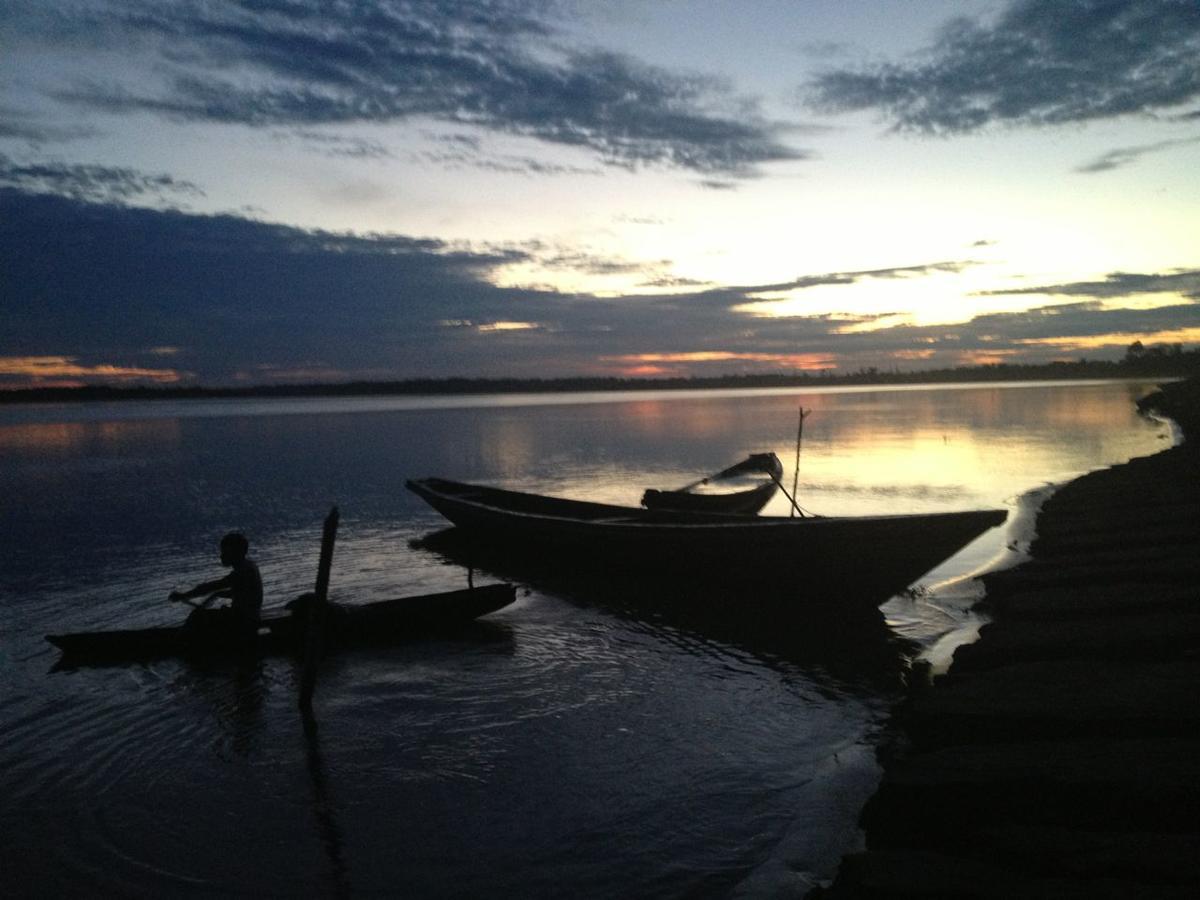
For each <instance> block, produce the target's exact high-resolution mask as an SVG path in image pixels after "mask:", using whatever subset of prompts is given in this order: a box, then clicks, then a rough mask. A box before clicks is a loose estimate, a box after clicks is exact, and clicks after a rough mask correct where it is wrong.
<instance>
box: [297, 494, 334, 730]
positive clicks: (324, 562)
mask: <svg viewBox="0 0 1200 900" xmlns="http://www.w3.org/2000/svg"><path fill="white" fill-rule="evenodd" d="M338 518H339V517H338V508H337V507H336V506H335V507H333V509H331V510H330V511H329V515H328V516H326V517H325V530H324V531H323V532H322V534H321V560H320V562H319V563H318V564H317V586H316V589H315V591H314V592H313V600H312V603H310V604H309V605H308V624H307V625H306V626H305V629H304V655H303V661H302V664H301V669H300V708H301V709H302V710H304V711H305V712H308V713H310V714H311V712H312V698H313V691H315V690H316V687H317V663H319V662H320V661H321V652H322V650H323V649H324V644H325V621H326V619H327V618H328V611H329V570H330V568H331V567H332V565H333V542H334V540H335V539H336V538H337V528H338Z"/></svg>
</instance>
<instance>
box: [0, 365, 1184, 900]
mask: <svg viewBox="0 0 1200 900" xmlns="http://www.w3.org/2000/svg"><path fill="white" fill-rule="evenodd" d="M1150 387H1151V385H1149V384H1143V383H1133V382H1109V383H1085V384H1040V385H989V386H943V387H937V388H904V389H890V390H879V389H861V388H855V389H830V390H823V391H807V392H795V391H765V392H755V393H749V392H737V393H732V392H685V393H665V392H664V393H637V394H625V395H613V394H600V395H553V396H527V397H521V396H507V397H466V398H464V397H455V398H373V399H311V400H285V401H259V400H246V401H197V402H186V403H165V402H163V403H159V402H154V403H128V404H117V405H87V406H45V407H31V408H0V496H2V497H3V501H2V503H0V558H2V559H3V560H4V568H3V573H2V575H0V579H2V580H0V591H2V593H0V603H3V609H4V620H5V626H4V629H3V632H2V633H0V672H2V673H3V679H4V684H3V688H4V689H3V692H2V693H0V734H3V735H4V738H3V741H2V742H0V796H3V798H4V803H3V804H2V805H0V871H2V872H3V873H4V874H3V876H2V879H3V882H4V889H5V893H6V894H8V895H10V896H11V895H13V893H14V892H15V893H16V894H38V895H40V894H45V893H47V892H68V893H85V892H86V893H103V894H107V895H140V896H146V895H153V894H161V893H180V892H195V893H200V894H204V893H229V892H237V893H243V892H244V893H268V894H274V895H281V894H282V895H287V894H297V893H302V892H319V893H345V894H365V893H370V892H383V893H396V894H400V893H403V894H407V895H411V896H429V897H439V896H477V895H480V894H482V893H484V892H485V891H486V892H491V893H493V894H498V895H500V896H521V897H529V896H583V897H587V896H594V897H613V896H626V897H636V896H646V897H666V896H684V895H687V896H696V895H705V896H709V895H711V896H724V895H728V894H733V893H740V894H743V895H748V896H758V895H764V894H770V893H772V892H777V891H785V892H786V891H787V890H793V891H796V892H797V893H799V892H802V891H803V890H804V889H805V888H806V887H807V886H809V885H811V884H812V883H813V882H814V881H815V880H819V879H822V878H827V877H829V876H830V875H831V874H832V871H833V870H834V868H835V867H836V864H837V861H838V859H839V857H840V855H841V853H842V852H844V851H846V850H848V849H851V848H853V847H854V846H855V844H856V841H857V840H858V835H857V832H856V830H855V824H854V823H855V819H856V817H857V815H858V811H859V809H860V807H861V805H862V803H863V802H864V801H865V799H866V797H867V796H868V795H869V794H870V792H871V791H872V790H873V788H874V785H875V782H876V778H877V767H876V763H875V759H874V748H875V746H876V743H877V741H878V739H879V735H880V733H881V731H882V729H883V728H884V727H885V726H886V722H887V713H888V710H889V707H890V704H891V703H892V702H893V700H894V699H895V697H896V696H897V691H898V689H899V685H900V684H901V677H902V673H903V669H904V665H905V661H906V660H907V659H908V658H909V657H911V655H912V654H913V653H915V652H923V653H925V654H926V655H928V656H929V657H930V658H932V659H934V661H935V662H937V661H938V660H939V658H940V659H942V660H944V659H945V657H946V656H947V655H948V652H949V649H950V647H951V646H952V645H953V644H954V643H956V642H958V641H960V640H962V639H963V636H964V635H968V634H969V633H970V631H971V629H972V628H973V627H975V626H976V625H977V623H976V622H975V620H974V619H973V616H972V614H970V613H969V612H968V607H969V606H970V604H971V602H972V599H973V598H974V597H975V596H976V592H977V588H976V587H975V586H974V583H973V582H972V581H971V579H970V577H969V576H970V574H971V573H973V572H976V571H977V570H979V569H980V568H982V567H984V566H986V565H989V564H995V563H996V561H997V560H998V559H999V558H1000V557H1001V556H1002V555H1003V552H1004V550H1005V547H1006V545H1009V544H1013V543H1019V542H1020V541H1021V540H1022V539H1026V538H1027V537H1028V535H1027V534H1026V533H1024V532H1022V530H1021V528H1022V522H1023V521H1025V520H1026V519H1027V518H1028V517H1027V516H1025V515H1023V514H1018V513H1020V511H1021V509H1022V503H1021V498H1022V497H1023V496H1024V495H1026V494H1028V492H1030V491H1036V490H1037V489H1039V488H1043V487H1044V486H1045V485H1047V484H1049V483H1054V482H1061V481H1063V480H1066V479H1069V478H1071V477H1073V476H1075V475H1078V474H1080V473H1082V472H1085V471H1088V470H1090V469H1093V468H1096V467H1100V466H1104V465H1108V464H1111V463H1114V462H1120V461H1123V460H1126V459H1128V458H1131V457H1133V456H1141V455H1146V454H1148V453H1152V452H1155V451H1156V450H1159V449H1162V448H1164V447H1166V446H1168V445H1169V443H1170V441H1171V435H1170V433H1169V431H1168V429H1167V428H1166V427H1165V426H1164V425H1162V424H1159V423H1154V422H1150V421H1147V420H1144V419H1141V418H1139V417H1138V416H1137V415H1136V414H1135V412H1134V408H1133V401H1134V400H1135V399H1136V398H1137V397H1139V396H1141V395H1142V394H1144V393H1146V392H1147V391H1148V390H1149V388H1150ZM801 402H802V403H803V405H804V406H805V408H811V409H812V410H813V415H812V416H811V418H809V419H808V420H807V422H806V424H805V432H804V444H803V451H802V456H801V466H800V477H799V481H800V491H799V495H800V501H801V504H802V505H803V506H804V507H805V508H806V509H809V510H811V511H814V512H817V513H821V514H826V515H857V514H869V513H903V512H914V511H927V510H952V509H968V508H979V507H995V506H1002V507H1007V508H1009V509H1010V510H1011V511H1013V513H1014V515H1011V516H1010V522H1009V525H1008V526H1007V527H1006V528H1002V529H995V530H994V531H993V532H991V533H989V534H987V535H984V536H983V537H981V538H980V539H979V540H978V541H977V542H976V543H975V544H974V545H972V546H971V547H969V548H967V550H966V551H964V552H963V553H962V554H960V555H959V556H958V557H956V558H955V559H953V560H951V561H949V562H948V563H946V564H944V565H943V566H941V567H940V568H939V569H938V570H937V571H935V572H934V573H931V575H929V576H927V577H926V578H925V579H923V583H922V586H921V587H922V589H921V590H919V591H917V592H914V596H911V597H904V598H897V599H894V600H892V601H890V602H889V603H887V604H886V605H885V606H884V613H885V614H886V621H885V619H884V617H883V616H881V617H880V620H879V623H878V627H877V628H872V627H864V628H862V629H860V630H856V631H855V633H849V634H848V633H845V631H846V630H845V629H839V628H837V627H834V626H830V625H828V624H826V625H822V624H821V623H819V622H814V623H812V624H811V625H810V626H806V627H797V628H792V629H789V630H787V631H786V633H780V629H778V628H772V627H771V623H757V622H749V621H744V620H739V618H738V617H737V616H728V615H711V614H710V613H709V612H706V611H704V610H696V609H688V608H686V605H685V606H684V607H683V608H680V607H679V606H678V605H666V606H664V605H661V604H656V603H654V602H653V600H654V598H653V597H651V596H647V592H646V591H644V590H643V591H642V592H640V596H639V592H638V591H637V590H636V589H634V590H631V589H630V586H628V585H625V586H622V587H620V588H617V587H614V586H612V585H606V584H596V583H590V584H582V583H566V584H564V583H561V582H560V583H549V584H548V583H542V582H539V581H537V580H536V578H535V579H534V581H533V582H532V583H528V584H526V585H524V590H522V592H521V596H520V599H519V600H518V602H517V604H516V605H515V606H513V607H510V608H509V609H507V610H504V611H503V612H501V613H499V614H497V615H495V616H493V617H492V624H491V625H490V627H488V628H485V629H481V630H480V631H479V632H477V633H472V634H469V635H464V636H463V637H462V638H461V639H455V640H437V641H423V642H415V643H411V644H408V645H406V646H401V647H397V648H394V649H389V650H386V651H373V652H370V653H360V654H353V655H346V656H342V657H338V658H334V659H330V660H327V661H326V663H325V665H324V667H323V669H322V672H321V679H320V683H319V685H318V696H317V702H316V711H317V719H318V722H319V729H318V731H317V732H316V733H315V734H314V733H308V734H306V733H305V730H304V728H303V725H302V722H301V720H300V717H299V716H298V715H297V713H296V709H295V697H296V681H297V674H296V672H295V669H294V666H293V664H292V663H291V662H290V661H288V660H286V659H272V660H266V661H264V662H262V663H261V664H258V665H255V666H253V667H249V668H247V667H238V666H235V665H233V664H212V665H210V666H207V667H205V666H197V665H194V664H187V663H184V662H178V661H164V662H156V663H154V664H151V665H140V666H125V667H115V668H106V669H85V670H78V671H74V672H51V671H50V670H51V668H52V666H53V665H54V663H55V661H56V658H57V655H56V652H55V651H53V649H52V648H51V647H50V646H49V645H47V644H45V643H44V641H43V640H42V636H43V635H44V634H45V633H47V632H54V631H72V630H82V629H88V628H104V627H108V628H112V627H138V626H148V625H156V624H165V623H170V622H174V621H177V620H178V618H179V617H180V616H181V610H180V608H179V607H177V606H174V605H171V604H168V603H166V602H164V601H165V597H166V595H167V593H168V592H169V591H170V590H171V589H172V588H174V587H176V586H181V585H187V584H191V583H194V582H196V581H199V580H202V579H206V578H209V577H213V576H215V575H216V574H219V572H220V571H221V570H220V568H219V565H218V563H217V559H216V555H217V554H216V542H217V540H218V539H219V537H220V535H221V534H222V533H224V532H225V531H227V530H230V529H234V528H237V529H241V530H243V531H245V532H246V533H247V534H248V535H249V536H250V538H251V543H252V555H253V556H254V557H255V558H256V559H257V560H258V562H259V564H260V566H261V568H262V570H263V574H264V579H265V581H266V582H267V590H268V595H269V596H268V601H267V605H268V606H272V605H276V604H281V603H283V602H284V601H286V600H287V599H290V598H291V597H292V596H295V595H296V594H298V593H300V592H302V591H304V590H308V589H310V588H311V585H312V581H313V579H314V576H315V570H316V555H317V548H318V544H319V537H320V523H321V519H322V518H323V516H324V514H325V512H326V511H327V510H328V508H329V506H330V504H332V503H334V502H336V503H338V504H339V505H340V507H341V510H342V526H341V531H340V533H339V538H338V546H337V552H336V554H335V558H334V571H333V584H332V593H333V595H334V596H335V599H340V600H342V601H343V602H352V603H353V602H366V601H370V600H377V599H383V598H386V597H393V596H401V595H404V594H412V593H420V592H423V591H426V590H443V589H451V588H458V587H462V586H464V585H465V583H466V575H465V573H464V572H463V570H462V569H461V568H459V567H457V566H454V565H452V564H450V563H449V562H448V561H447V560H444V559H442V558H440V557H438V556H437V555H435V554H434V553H432V552H430V551H428V550H423V549H419V548H416V547H413V546H410V541H412V540H413V539H416V538H419V537H421V536H423V535H426V534H428V533H430V532H433V531H436V530H437V529H440V528H442V527H443V526H444V524H445V523H444V522H443V521H442V520H441V519H440V518H439V517H438V516H437V514H436V513H434V512H432V511H431V510H430V509H428V508H427V507H426V506H425V505H424V504H423V503H422V502H421V501H420V500H418V499H417V498H416V497H415V496H413V495H411V494H409V493H408V492H407V491H406V490H405V489H404V480H405V479H406V478H411V477H420V476H424V475H434V474H437V475H444V476H447V477H451V478H456V479H459V480H476V481H483V482H491V483H497V484H501V485H505V486H508V487H512V488H516V489H521V490H531V491H536V492H539V493H552V494H562V495H568V496H575V497H583V498H589V499H596V500H603V501H610V502H617V503H625V504H631V505H636V503H637V501H638V498H639V497H640V495H641V492H642V490H643V489H644V488H645V487H648V486H657V487H673V486H678V485H680V484H683V483H685V482H687V481H690V480H692V479H693V478H694V477H697V476H698V475H700V474H703V473H705V472H711V471H714V470H716V469H718V468H721V467H723V466H725V465H727V464H729V463H731V462H733V461H735V460H736V459H739V458H740V457H742V456H744V455H745V454H746V453H748V452H752V451H763V450H773V451H775V452H776V453H778V454H779V456H780V457H781V458H782V459H784V460H785V461H786V464H787V466H788V468H789V479H790V467H791V464H792V460H793V458H794V457H793V452H794V442H795V429H796V410H797V404H798V403H801ZM766 512H768V513H779V514H786V500H783V499H782V498H777V499H776V500H775V501H773V502H772V506H771V507H768V509H767V510H766ZM476 577H477V578H479V579H480V580H490V576H489V575H488V574H487V573H477V574H476ZM650 593H653V591H650ZM729 601H730V606H731V607H733V608H736V603H737V598H736V597H731V598H729Z"/></svg>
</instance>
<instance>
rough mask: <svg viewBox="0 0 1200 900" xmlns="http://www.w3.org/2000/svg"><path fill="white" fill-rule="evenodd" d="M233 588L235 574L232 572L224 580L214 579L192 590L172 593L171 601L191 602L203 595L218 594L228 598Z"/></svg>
mask: <svg viewBox="0 0 1200 900" xmlns="http://www.w3.org/2000/svg"><path fill="white" fill-rule="evenodd" d="M232 588H233V573H232V572H230V573H229V574H228V575H226V576H224V577H223V578H214V579H213V580H212V581H205V582H203V583H201V584H198V585H196V586H195V587H194V588H192V589H191V590H187V591H171V594H170V598H169V599H171V600H190V599H192V598H193V597H199V596H200V595H201V594H216V595H219V596H222V597H228V596H229V591H230V590H232Z"/></svg>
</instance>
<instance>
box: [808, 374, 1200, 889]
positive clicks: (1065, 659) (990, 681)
mask: <svg viewBox="0 0 1200 900" xmlns="http://www.w3.org/2000/svg"><path fill="white" fill-rule="evenodd" d="M1139 405H1140V406H1141V407H1142V408H1143V409H1144V410H1154V411H1157V412H1161V413H1162V414H1164V415H1166V416H1169V417H1170V418H1172V419H1173V420H1174V421H1175V422H1177V423H1178V424H1179V425H1180V426H1181V427H1182V429H1183V431H1184V434H1185V436H1186V437H1187V438H1188V440H1186V441H1185V442H1184V443H1182V444H1180V445H1179V446H1177V447H1174V448H1171V449H1169V450H1166V451H1164V452H1162V453H1159V454H1157V455H1155V456H1151V457H1145V458H1141V459H1135V460H1132V461H1131V462H1129V463H1126V464H1124V465H1120V466H1114V467H1113V468H1111V469H1105V470H1102V471H1098V472H1094V473H1091V474H1089V475H1086V476H1084V477H1082V478H1080V479H1078V480H1076V481H1073V482H1071V483H1070V484H1068V485H1066V486H1065V487H1063V488H1062V489H1061V490H1059V491H1058V492H1056V493H1055V494H1054V496H1053V497H1051V498H1050V500H1048V501H1047V503H1046V504H1045V506H1044V507H1043V509H1042V511H1041V512H1040V513H1039V516H1038V523H1037V532H1038V538H1037V540H1036V542H1035V543H1034V545H1033V547H1032V549H1031V555H1032V559H1031V560H1030V561H1029V562H1027V563H1026V564H1024V565H1021V566H1019V567H1018V568H1015V569H1010V570H1007V571H1003V572H997V573H994V574H993V575H991V576H989V577H987V578H986V579H985V580H986V583H987V601H986V602H987V603H988V604H989V606H990V607H991V612H992V615H993V618H994V621H993V622H992V623H991V624H989V625H987V626H986V627H985V628H984V629H983V630H982V632H981V635H980V639H979V641H977V642H976V643H974V644H971V645H968V646H964V647H962V648H960V649H959V650H958V652H956V653H955V656H954V664H953V667H952V669H951V671H950V673H949V674H948V675H947V676H945V677H943V678H941V679H938V680H937V682H936V683H935V685H934V686H933V687H932V688H931V689H929V690H927V691H925V692H923V693H921V694H919V695H917V696H915V697H914V698H913V699H912V700H911V701H910V702H909V703H907V704H906V706H905V708H904V709H903V710H902V712H901V714H900V716H899V718H898V723H899V727H900V730H901V733H902V735H903V737H902V741H903V748H902V749H901V750H899V751H898V752H897V754H896V757H895V758H894V759H893V760H890V761H889V762H887V763H886V764H885V776H884V779H883V782H882V784H881V786H880V788H879V790H878V792H877V793H876V794H875V796H874V797H873V798H872V799H871V801H870V802H869V803H868V804H867V806H866V808H865V809H864V811H863V815H862V825H863V828H864V829H865V832H866V843H867V849H866V851H865V852H863V853H859V854H855V855H853V856H849V857H847V858H846V859H845V860H844V861H843V863H842V866H841V869H840V871H839V874H838V877H837V880H836V882H835V883H834V885H833V886H832V887H831V888H829V889H827V890H824V891H817V892H815V893H814V894H813V895H810V896H820V897H822V898H826V900H827V898H847V897H853V898H860V897H862V898H901V897H906V898H912V897H963V898H1000V897H1004V898H1009V897H1022V898H1039V897H1046V898H1051V897H1053V898H1064V897H1067V898H1075V897H1079V898H1084V897H1087V898H1096V897H1112V898H1118V897H1119V898H1139V897H1189V898H1190V897H1195V896H1200V893H1197V891H1198V889H1200V778H1198V777H1197V768H1196V767H1197V764H1198V762H1200V602H1198V601H1200V596H1198V595H1200V589H1198V587H1197V585H1198V584H1200V451H1198V449H1197V448H1198V446H1200V443H1198V442H1197V440H1196V437H1197V435H1200V380H1198V379H1195V378H1193V379H1191V380H1189V381H1186V382H1179V383H1176V384H1171V385H1168V386H1166V387H1164V388H1163V389H1162V391H1161V392H1159V393H1157V394H1155V395H1153V396H1152V397H1149V398H1147V399H1146V400H1145V401H1142V403H1141V404H1139Z"/></svg>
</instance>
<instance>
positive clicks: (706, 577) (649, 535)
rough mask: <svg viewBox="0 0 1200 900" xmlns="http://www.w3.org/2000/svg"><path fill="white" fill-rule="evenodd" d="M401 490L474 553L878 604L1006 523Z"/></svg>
mask: <svg viewBox="0 0 1200 900" xmlns="http://www.w3.org/2000/svg"><path fill="white" fill-rule="evenodd" d="M407 486H408V488H409V490H411V491H413V492H414V493H415V494H417V495H418V496H420V497H422V498H423V499H424V500H425V501H426V502H428V503H429V505H430V506H432V507H433V508H434V509H436V510H437V511H438V512H440V513H441V514H442V515H443V516H445V517H446V518H447V519H449V520H450V521H451V522H453V523H454V524H455V525H456V526H458V527H459V528H460V529H462V530H463V531H464V532H467V533H468V534H470V535H471V536H472V538H473V539H475V540H476V541H478V542H480V543H481V544H483V545H490V546H497V547H503V548H505V550H506V552H511V553H518V554H522V555H524V556H525V557H527V558H528V559H531V560H534V561H541V562H542V563H544V564H546V565H560V564H561V565H566V566H569V567H572V568H577V567H579V566H581V565H587V566H590V567H594V568H599V569H600V570H601V571H605V570H610V571H611V570H616V571H621V572H643V573H648V574H653V575H665V576H670V577H688V578H694V579H700V580H701V581H703V582H707V581H710V580H714V579H715V580H718V581H721V582H724V583H733V584H744V585H746V586H750V585H755V586H758V587H765V586H771V587H774V588H783V589H786V590H787V591H788V592H789V593H792V594H796V595H803V596H804V597H805V598H810V599H830V600H836V601H840V600H845V599H848V598H854V599H862V600H866V601H870V602H873V603H875V604H876V605H877V604H878V603H881V602H883V601H884V600H886V599H887V598H888V597H890V596H892V595H893V594H896V593H898V592H900V591H902V590H904V589H905V588H906V587H908V586H909V585H910V584H912V583H913V582H915V581H916V580H917V579H918V578H920V577H921V576H922V575H924V574H925V573H926V572H928V571H929V570H930V569H932V568H934V567H935V566H936V565H937V564H938V563H940V562H942V561H943V560H945V559H946V558H947V557H949V556H952V555H953V554H954V553H956V552H957V551H958V550H960V549H961V548H963V547H964V546H966V545H967V544H968V543H970V542H971V541H972V540H974V539H975V538H976V537H978V536H979V535H980V534H982V533H983V532H984V531H986V530H988V529H989V528H992V527H994V526H996V525H999V524H1000V523H1002V522H1003V521H1004V519H1005V517H1006V515H1007V513H1006V512H1005V511H1004V510H973V511H967V512H946V513H922V514H915V515H888V516H847V517H807V518H787V517H784V516H739V515H720V514H706V513H688V512H680V511H674V510H653V509H640V508H637V507H626V506H614V505H611V504H605V503H592V502H588V501H581V500H567V499H563V498H558V497H544V496H541V495H538V494H527V493H521V492H518V491H508V490H503V489H501V488H494V487H486V486H483V485H477V484H464V483H462V482H457V481H448V480H445V479H441V478H424V479H420V480H416V481H409V482H407Z"/></svg>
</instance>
